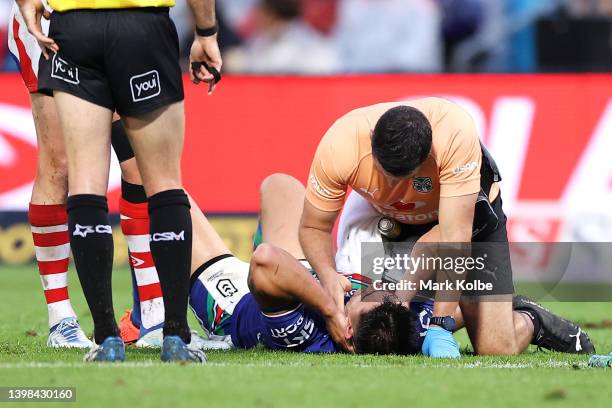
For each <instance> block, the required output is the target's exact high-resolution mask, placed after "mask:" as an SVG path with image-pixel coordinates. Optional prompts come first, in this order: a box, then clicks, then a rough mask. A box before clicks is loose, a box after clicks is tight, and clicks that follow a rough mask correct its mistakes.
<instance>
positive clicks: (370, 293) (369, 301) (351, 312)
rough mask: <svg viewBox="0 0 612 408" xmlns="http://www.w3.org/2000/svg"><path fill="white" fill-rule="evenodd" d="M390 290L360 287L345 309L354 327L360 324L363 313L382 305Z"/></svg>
mask: <svg viewBox="0 0 612 408" xmlns="http://www.w3.org/2000/svg"><path fill="white" fill-rule="evenodd" d="M388 295H389V292H385V291H381V290H374V288H373V287H369V288H366V289H360V290H358V291H357V292H355V294H354V295H353V297H352V298H351V300H349V301H348V302H347V304H346V305H345V306H344V311H345V313H346V317H347V318H348V320H349V323H350V324H351V326H352V327H353V328H355V327H357V326H358V325H359V319H360V318H361V315H363V314H364V313H366V312H369V311H370V310H372V309H374V308H375V307H376V306H378V305H380V304H381V303H382V302H383V300H384V299H385V296H388Z"/></svg>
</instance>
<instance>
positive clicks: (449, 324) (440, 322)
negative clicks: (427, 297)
mask: <svg viewBox="0 0 612 408" xmlns="http://www.w3.org/2000/svg"><path fill="white" fill-rule="evenodd" d="M429 324H430V325H431V324H435V325H436V326H440V327H442V328H443V329H444V330H448V331H449V332H452V331H454V330H455V319H453V317H452V316H444V317H440V316H434V317H432V318H431V319H429Z"/></svg>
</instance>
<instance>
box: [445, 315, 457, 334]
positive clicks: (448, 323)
mask: <svg viewBox="0 0 612 408" xmlns="http://www.w3.org/2000/svg"><path fill="white" fill-rule="evenodd" d="M442 327H444V328H445V329H446V330H448V331H453V330H455V319H453V318H452V317H450V316H446V317H444V318H442Z"/></svg>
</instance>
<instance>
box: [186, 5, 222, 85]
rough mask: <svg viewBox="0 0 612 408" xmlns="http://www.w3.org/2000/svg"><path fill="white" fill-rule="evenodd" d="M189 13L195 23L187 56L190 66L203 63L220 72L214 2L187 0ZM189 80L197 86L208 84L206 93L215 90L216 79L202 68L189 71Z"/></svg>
mask: <svg viewBox="0 0 612 408" xmlns="http://www.w3.org/2000/svg"><path fill="white" fill-rule="evenodd" d="M188 2H189V7H190V8H191V13H192V14H193V17H194V19H195V23H196V28H197V30H196V36H195V39H194V40H193V44H192V45H191V53H190V56H189V63H190V65H191V64H193V63H205V64H207V65H208V66H210V67H212V68H214V69H216V70H217V71H218V72H221V66H222V65H223V61H222V59H221V52H220V51H219V43H218V42H217V33H216V29H217V16H216V13H215V0H188ZM189 72H190V75H191V80H192V81H193V82H194V83H195V84H198V83H200V82H206V83H208V84H209V91H208V93H209V94H210V93H212V91H213V90H214V89H215V85H216V81H217V80H216V79H215V77H214V76H213V74H212V73H211V72H209V71H208V70H207V69H206V68H205V67H204V66H199V67H198V68H197V69H191V68H190V69H189Z"/></svg>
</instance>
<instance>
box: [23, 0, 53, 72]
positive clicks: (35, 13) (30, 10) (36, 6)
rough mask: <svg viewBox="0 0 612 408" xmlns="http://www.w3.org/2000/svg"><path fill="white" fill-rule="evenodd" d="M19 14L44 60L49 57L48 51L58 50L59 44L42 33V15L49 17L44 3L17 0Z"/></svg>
mask: <svg viewBox="0 0 612 408" xmlns="http://www.w3.org/2000/svg"><path fill="white" fill-rule="evenodd" d="M18 4H19V9H20V10H21V15H22V16H23V20H24V21H25V23H26V27H27V28H28V31H29V32H30V34H32V35H33V36H34V37H35V38H36V41H38V45H39V46H40V49H41V50H42V54H43V56H44V57H45V59H46V60H48V59H49V51H53V52H58V51H59V46H58V45H57V43H56V42H55V41H54V40H53V39H51V38H49V37H48V36H46V35H45V34H44V33H43V29H42V24H41V19H42V18H43V17H44V18H46V19H49V17H50V16H51V13H49V12H48V11H47V10H45V7H44V5H43V4H42V2H41V1H40V0H21V1H18Z"/></svg>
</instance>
